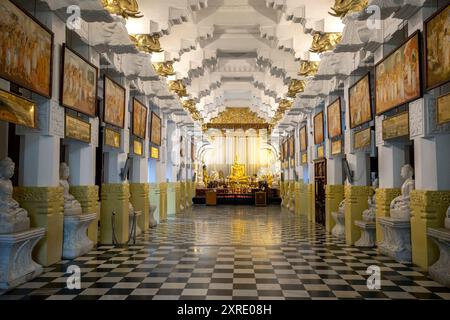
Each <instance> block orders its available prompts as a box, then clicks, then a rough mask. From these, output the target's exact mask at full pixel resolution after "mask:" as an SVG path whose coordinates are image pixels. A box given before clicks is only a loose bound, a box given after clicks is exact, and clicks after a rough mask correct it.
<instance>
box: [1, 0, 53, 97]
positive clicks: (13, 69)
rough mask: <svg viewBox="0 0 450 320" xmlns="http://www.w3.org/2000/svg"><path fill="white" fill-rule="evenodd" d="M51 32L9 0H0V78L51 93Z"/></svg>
mask: <svg viewBox="0 0 450 320" xmlns="http://www.w3.org/2000/svg"><path fill="white" fill-rule="evenodd" d="M53 38H54V35H53V33H52V32H51V31H50V30H49V29H48V28H47V27H45V26H44V25H43V24H42V23H40V22H39V21H38V20H36V19H35V18H34V17H33V16H32V15H30V14H29V13H28V12H26V10H24V9H22V8H21V7H19V6H18V5H17V4H15V3H13V2H12V1H9V0H3V1H1V2H0V77H2V78H4V79H6V80H8V81H11V82H13V83H15V84H17V85H18V86H21V87H23V88H26V89H28V90H31V91H33V92H35V93H37V94H39V95H41V96H44V97H47V98H50V97H51V95H52V71H53V70H52V69H53Z"/></svg>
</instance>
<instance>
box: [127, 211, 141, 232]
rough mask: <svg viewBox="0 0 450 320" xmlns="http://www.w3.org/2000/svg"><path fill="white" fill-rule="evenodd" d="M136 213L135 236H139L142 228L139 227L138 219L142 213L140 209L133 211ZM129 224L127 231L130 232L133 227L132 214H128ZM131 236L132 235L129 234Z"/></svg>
mask: <svg viewBox="0 0 450 320" xmlns="http://www.w3.org/2000/svg"><path fill="white" fill-rule="evenodd" d="M135 213H136V237H138V236H140V235H141V234H142V229H141V228H140V227H139V223H138V221H139V219H140V217H141V215H142V212H141V211H135ZM128 226H129V232H130V234H131V229H132V228H133V215H131V214H130V222H129V223H128ZM131 236H133V235H131Z"/></svg>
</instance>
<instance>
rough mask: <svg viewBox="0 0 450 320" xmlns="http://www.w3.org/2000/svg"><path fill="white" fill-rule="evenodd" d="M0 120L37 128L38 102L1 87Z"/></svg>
mask: <svg viewBox="0 0 450 320" xmlns="http://www.w3.org/2000/svg"><path fill="white" fill-rule="evenodd" d="M0 120H3V121H7V122H11V123H15V124H19V125H21V126H25V127H29V128H33V129H36V126H37V113H36V103H35V102H34V101H31V100H28V99H25V98H23V97H21V96H19V95H16V94H14V93H11V92H8V91H5V90H1V89H0Z"/></svg>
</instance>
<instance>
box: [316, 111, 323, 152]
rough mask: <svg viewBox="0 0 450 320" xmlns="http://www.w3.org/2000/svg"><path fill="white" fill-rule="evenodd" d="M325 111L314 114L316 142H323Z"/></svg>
mask: <svg viewBox="0 0 450 320" xmlns="http://www.w3.org/2000/svg"><path fill="white" fill-rule="evenodd" d="M323 131H324V130H323V111H321V112H319V113H318V114H316V115H315V116H314V144H321V143H322V142H323V140H324V139H323V135H324V132H323Z"/></svg>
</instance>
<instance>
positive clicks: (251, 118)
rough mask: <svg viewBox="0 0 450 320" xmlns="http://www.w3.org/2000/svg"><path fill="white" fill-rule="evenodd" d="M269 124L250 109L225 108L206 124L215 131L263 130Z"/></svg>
mask: <svg viewBox="0 0 450 320" xmlns="http://www.w3.org/2000/svg"><path fill="white" fill-rule="evenodd" d="M268 127H269V124H268V123H267V122H266V120H264V119H263V118H261V117H259V116H258V114H257V113H256V112H253V111H251V110H250V108H226V109H225V111H222V112H221V113H219V115H218V116H217V117H215V118H212V119H211V121H210V122H209V123H208V124H207V128H216V129H251V128H253V129H264V128H268Z"/></svg>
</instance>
